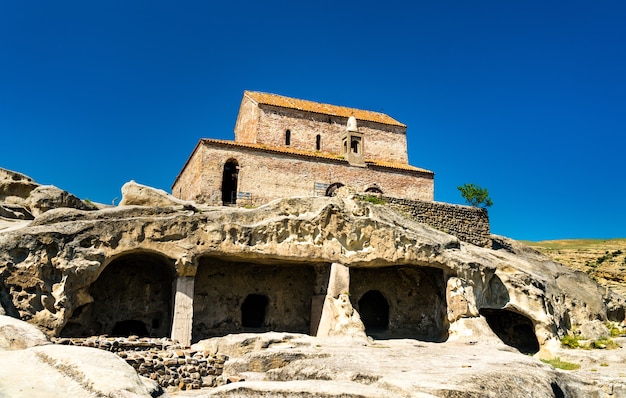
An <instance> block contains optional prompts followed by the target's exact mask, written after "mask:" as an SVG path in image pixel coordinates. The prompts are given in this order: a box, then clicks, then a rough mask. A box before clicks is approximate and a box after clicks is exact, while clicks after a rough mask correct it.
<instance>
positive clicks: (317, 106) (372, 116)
mask: <svg viewBox="0 0 626 398" xmlns="http://www.w3.org/2000/svg"><path fill="white" fill-rule="evenodd" d="M243 94H244V96H247V97H248V98H250V99H252V100H253V101H255V102H256V103H258V104H265V105H273V106H279V107H282V108H291V109H297V110H300V111H307V112H314V113H321V114H324V115H333V116H341V117H346V118H348V117H350V116H354V117H355V118H356V119H357V120H365V121H369V122H376V123H381V124H389V125H392V126H400V127H406V125H404V124H402V123H400V122H399V121H397V120H395V119H394V118H392V117H390V116H388V115H385V114H384V113H379V112H373V111H366V110H362V109H355V108H347V107H345V106H337V105H329V104H322V103H319V102H313V101H307V100H302V99H297V98H289V97H283V96H282V95H277V94H269V93H261V92H258V91H244V93H243Z"/></svg>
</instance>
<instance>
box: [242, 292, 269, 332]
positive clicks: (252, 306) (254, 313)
mask: <svg viewBox="0 0 626 398" xmlns="http://www.w3.org/2000/svg"><path fill="white" fill-rule="evenodd" d="M268 302H269V300H268V299H267V296H264V295H262V294H249V295H248V296H247V297H246V299H245V300H244V301H243V304H241V326H243V327H244V328H261V327H263V325H264V324H265V312H266V310H267V304H268Z"/></svg>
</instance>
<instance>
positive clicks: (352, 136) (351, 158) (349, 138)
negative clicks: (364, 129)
mask: <svg viewBox="0 0 626 398" xmlns="http://www.w3.org/2000/svg"><path fill="white" fill-rule="evenodd" d="M363 153H364V146H363V133H361V132H359V129H358V127H357V125H356V118H355V117H354V116H350V118H348V125H347V126H346V132H345V133H344V135H343V137H342V143H341V154H342V155H343V157H344V158H345V159H346V160H347V161H348V163H350V165H351V166H359V167H365V158H364V156H363Z"/></svg>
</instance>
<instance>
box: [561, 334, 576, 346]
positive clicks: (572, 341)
mask: <svg viewBox="0 0 626 398" xmlns="http://www.w3.org/2000/svg"><path fill="white" fill-rule="evenodd" d="M579 340H580V337H578V336H572V335H570V334H568V335H565V336H563V338H562V339H561V344H562V345H564V346H566V347H569V348H580V341H579Z"/></svg>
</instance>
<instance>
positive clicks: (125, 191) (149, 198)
mask: <svg viewBox="0 0 626 398" xmlns="http://www.w3.org/2000/svg"><path fill="white" fill-rule="evenodd" d="M192 204H193V202H188V201H185V200H180V199H178V198H176V197H174V196H172V195H170V194H169V193H167V192H165V191H163V190H162V189H156V188H152V187H149V186H146V185H141V184H137V183H136V182H135V181H129V182H127V183H126V184H124V185H123V186H122V200H121V201H120V204H119V205H120V206H132V205H135V206H192Z"/></svg>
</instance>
